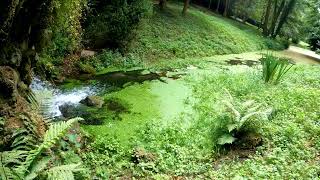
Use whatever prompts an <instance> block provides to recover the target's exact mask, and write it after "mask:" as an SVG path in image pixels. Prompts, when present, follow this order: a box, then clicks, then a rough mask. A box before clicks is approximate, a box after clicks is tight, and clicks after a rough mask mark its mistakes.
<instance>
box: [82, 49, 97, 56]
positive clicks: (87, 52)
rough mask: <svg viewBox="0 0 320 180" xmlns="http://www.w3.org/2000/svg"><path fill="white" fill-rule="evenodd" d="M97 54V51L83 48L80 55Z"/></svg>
mask: <svg viewBox="0 0 320 180" xmlns="http://www.w3.org/2000/svg"><path fill="white" fill-rule="evenodd" d="M95 54H96V52H95V51H91V50H85V49H84V50H82V51H81V53H80V56H81V57H91V56H94V55H95Z"/></svg>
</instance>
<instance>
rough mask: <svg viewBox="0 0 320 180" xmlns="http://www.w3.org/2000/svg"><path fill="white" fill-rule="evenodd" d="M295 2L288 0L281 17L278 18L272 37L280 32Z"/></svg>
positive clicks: (294, 0) (295, 0)
mask: <svg viewBox="0 0 320 180" xmlns="http://www.w3.org/2000/svg"><path fill="white" fill-rule="evenodd" d="M296 3H297V0H290V1H289V3H288V5H287V7H286V8H285V9H284V10H283V12H282V14H281V17H280V20H279V24H278V26H277V29H276V31H275V33H274V34H273V35H272V37H273V38H275V37H277V35H278V34H279V33H280V30H281V28H282V26H283V25H284V23H285V22H286V21H287V19H288V17H289V15H290V13H291V12H292V10H293V8H294V6H295V5H296Z"/></svg>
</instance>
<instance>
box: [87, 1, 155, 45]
mask: <svg viewBox="0 0 320 180" xmlns="http://www.w3.org/2000/svg"><path fill="white" fill-rule="evenodd" d="M89 5H90V8H89V12H88V18H87V20H86V21H85V23H84V26H85V43H87V45H88V46H91V47H94V48H103V47H109V48H124V47H126V45H127V43H128V42H130V40H131V39H132V38H133V37H134V36H133V35H134V30H135V29H136V27H137V25H138V23H139V22H140V20H141V19H142V18H143V17H145V16H146V15H147V14H148V12H149V9H150V1H147V0H130V1H127V0H111V1H91V2H89Z"/></svg>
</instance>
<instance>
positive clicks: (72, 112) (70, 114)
mask: <svg viewBox="0 0 320 180" xmlns="http://www.w3.org/2000/svg"><path fill="white" fill-rule="evenodd" d="M59 110H60V112H61V114H62V116H63V117H65V118H74V117H80V115H81V114H79V113H78V110H77V106H76V105H75V104H71V103H67V104H63V105H61V106H59Z"/></svg>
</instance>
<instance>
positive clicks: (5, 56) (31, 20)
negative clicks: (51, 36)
mask: <svg viewBox="0 0 320 180" xmlns="http://www.w3.org/2000/svg"><path fill="white" fill-rule="evenodd" d="M50 3H51V1H50V0H1V1H0V116H1V117H4V118H5V119H6V121H5V125H4V130H5V131H6V132H1V134H6V133H7V132H10V130H12V129H16V128H19V127H22V126H23V120H21V119H19V117H20V115H21V114H28V116H29V117H30V116H32V115H31V114H30V112H31V111H30V108H29V106H28V97H30V89H29V85H30V83H31V81H32V68H33V67H34V66H35V64H36V61H37V51H39V50H40V49H41V34H42V32H43V31H44V29H45V28H46V24H47V22H48V21H49V20H50V19H49V16H48V14H49V13H48V12H49V9H48V8H49V5H50ZM41 121H42V120H39V123H38V125H39V127H38V128H39V129H38V130H39V132H40V131H41V130H40V129H41V128H40V126H42V125H43V122H41ZM41 124H42V125H41ZM9 139H10V138H8V140H7V141H10V140H9ZM3 141H4V142H2V143H0V146H1V145H2V146H3V145H4V144H5V143H6V142H5V141H6V140H3ZM0 148H1V147H0Z"/></svg>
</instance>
